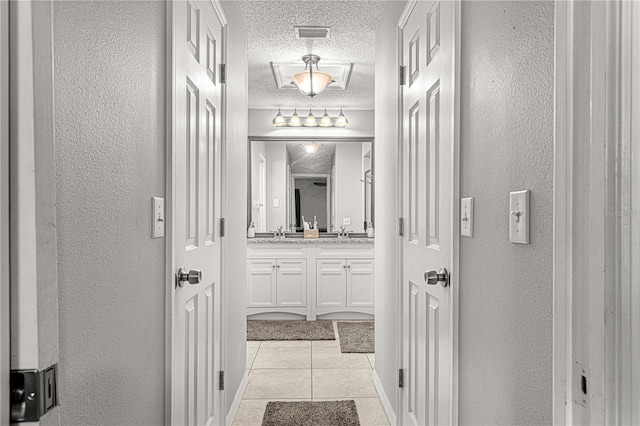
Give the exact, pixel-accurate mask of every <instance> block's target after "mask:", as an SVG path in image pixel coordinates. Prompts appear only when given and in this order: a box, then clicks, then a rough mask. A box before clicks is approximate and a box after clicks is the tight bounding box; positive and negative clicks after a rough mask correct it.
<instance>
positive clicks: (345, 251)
mask: <svg viewBox="0 0 640 426" xmlns="http://www.w3.org/2000/svg"><path fill="white" fill-rule="evenodd" d="M316 250H317V252H316V256H317V258H318V259H339V258H343V259H353V258H369V259H371V258H373V257H374V256H375V251H374V250H375V249H374V246H373V245H369V244H332V245H326V246H325V245H318V246H317V247H316Z"/></svg>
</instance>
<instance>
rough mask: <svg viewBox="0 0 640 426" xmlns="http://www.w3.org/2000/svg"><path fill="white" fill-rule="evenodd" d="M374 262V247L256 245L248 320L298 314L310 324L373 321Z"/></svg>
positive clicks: (250, 250)
mask: <svg viewBox="0 0 640 426" xmlns="http://www.w3.org/2000/svg"><path fill="white" fill-rule="evenodd" d="M373 257H374V246H373V241H367V242H361V243H356V242H343V243H340V242H333V243H326V242H325V243H323V242H321V241H317V240H315V241H305V240H300V242H287V243H275V242H274V243H265V242H260V243H258V242H254V241H251V242H250V243H249V244H248V247H247V314H248V315H254V314H265V313H270V314H273V315H277V314H282V313H294V314H299V315H304V316H306V317H307V319H308V320H314V319H316V316H318V315H325V314H338V316H339V314H340V313H358V314H369V315H373V313H374V307H375V305H374V293H375V291H374V263H373ZM273 318H275V317H273ZM345 318H347V317H346V316H345Z"/></svg>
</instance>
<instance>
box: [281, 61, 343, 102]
mask: <svg viewBox="0 0 640 426" xmlns="http://www.w3.org/2000/svg"><path fill="white" fill-rule="evenodd" d="M302 60H303V61H304V63H305V64H306V65H305V67H304V71H300V72H297V73H295V74H294V75H293V76H291V82H292V83H293V84H295V85H296V87H297V88H298V90H299V91H300V93H302V94H303V95H307V96H311V97H312V98H313V97H314V96H316V95H319V94H320V93H322V92H324V89H326V88H327V86H328V85H329V84H331V83H333V77H331V74H328V73H326V72H322V71H320V69H319V68H318V62H320V56H318V55H304V56H303V57H302ZM314 65H315V66H316V70H315V71H314V70H313V66H314Z"/></svg>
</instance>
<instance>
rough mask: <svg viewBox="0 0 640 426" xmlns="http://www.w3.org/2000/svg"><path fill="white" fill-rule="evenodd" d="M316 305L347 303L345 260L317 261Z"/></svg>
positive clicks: (321, 306)
mask: <svg viewBox="0 0 640 426" xmlns="http://www.w3.org/2000/svg"><path fill="white" fill-rule="evenodd" d="M317 262H318V263H317V266H318V268H317V282H316V287H317V297H318V301H317V305H318V307H319V308H325V307H330V306H346V305H347V261H346V260H344V259H335V260H334V259H323V260H318V261H317Z"/></svg>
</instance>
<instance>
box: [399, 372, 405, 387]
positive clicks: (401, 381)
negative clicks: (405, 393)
mask: <svg viewBox="0 0 640 426" xmlns="http://www.w3.org/2000/svg"><path fill="white" fill-rule="evenodd" d="M398 387H399V388H403V387H404V370H403V369H402V368H400V369H399V370H398Z"/></svg>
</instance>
